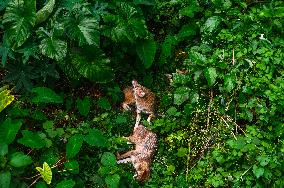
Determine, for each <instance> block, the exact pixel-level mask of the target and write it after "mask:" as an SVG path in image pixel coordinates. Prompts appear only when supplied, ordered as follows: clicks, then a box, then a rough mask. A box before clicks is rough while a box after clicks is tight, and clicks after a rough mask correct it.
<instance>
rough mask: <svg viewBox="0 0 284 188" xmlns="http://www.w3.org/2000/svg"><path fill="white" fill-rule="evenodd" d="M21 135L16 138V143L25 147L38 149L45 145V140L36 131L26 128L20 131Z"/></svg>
mask: <svg viewBox="0 0 284 188" xmlns="http://www.w3.org/2000/svg"><path fill="white" fill-rule="evenodd" d="M22 134H23V137H22V138H20V139H18V143H20V144H23V145H24V146H26V147H30V148H32V149H40V148H43V147H45V145H46V144H45V141H44V140H43V139H42V138H41V137H40V136H39V134H38V133H34V132H31V131H28V130H23V131H22Z"/></svg>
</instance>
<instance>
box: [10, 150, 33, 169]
mask: <svg viewBox="0 0 284 188" xmlns="http://www.w3.org/2000/svg"><path fill="white" fill-rule="evenodd" d="M32 162H33V160H32V158H31V157H30V156H27V155H25V154H24V153H23V152H16V153H13V154H12V155H11V159H10V162H9V164H10V165H11V166H13V167H24V166H27V165H29V164H31V163H32Z"/></svg>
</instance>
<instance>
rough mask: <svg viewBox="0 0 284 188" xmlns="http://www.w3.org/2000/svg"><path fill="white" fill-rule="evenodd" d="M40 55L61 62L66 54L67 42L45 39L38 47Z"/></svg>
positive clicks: (52, 38)
mask: <svg viewBox="0 0 284 188" xmlns="http://www.w3.org/2000/svg"><path fill="white" fill-rule="evenodd" d="M39 49H40V50H41V53H42V54H43V55H45V56H47V57H49V58H51V59H55V60H57V61H60V60H62V59H63V58H64V57H65V56H66V54H67V42H66V41H62V40H60V39H56V38H54V37H52V36H51V37H45V38H44V39H42V41H41V42H40V45H39Z"/></svg>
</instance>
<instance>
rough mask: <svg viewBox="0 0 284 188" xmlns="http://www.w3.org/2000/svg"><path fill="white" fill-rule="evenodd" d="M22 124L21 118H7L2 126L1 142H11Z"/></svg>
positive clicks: (0, 130)
mask: <svg viewBox="0 0 284 188" xmlns="http://www.w3.org/2000/svg"><path fill="white" fill-rule="evenodd" d="M22 124H23V122H22V121H21V120H14V121H12V119H11V118H7V119H6V120H5V121H4V122H3V123H2V125H1V126H0V143H5V144H8V145H9V144H11V143H12V142H13V141H14V139H15V137H16V135H17V133H18V131H19V130H20V128H21V126H22Z"/></svg>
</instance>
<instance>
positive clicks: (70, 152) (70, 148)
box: [66, 134, 84, 159]
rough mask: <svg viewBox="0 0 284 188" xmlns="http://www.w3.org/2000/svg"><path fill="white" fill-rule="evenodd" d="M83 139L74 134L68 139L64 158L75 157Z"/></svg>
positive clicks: (79, 135)
mask: <svg viewBox="0 0 284 188" xmlns="http://www.w3.org/2000/svg"><path fill="white" fill-rule="evenodd" d="M83 140H84V137H83V135H81V134H76V135H74V136H72V137H71V138H69V140H68V143H67V145H66V157H67V158H68V159H71V158H73V157H75V156H76V155H77V153H78V152H79V151H80V149H81V147H82V144H83Z"/></svg>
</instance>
